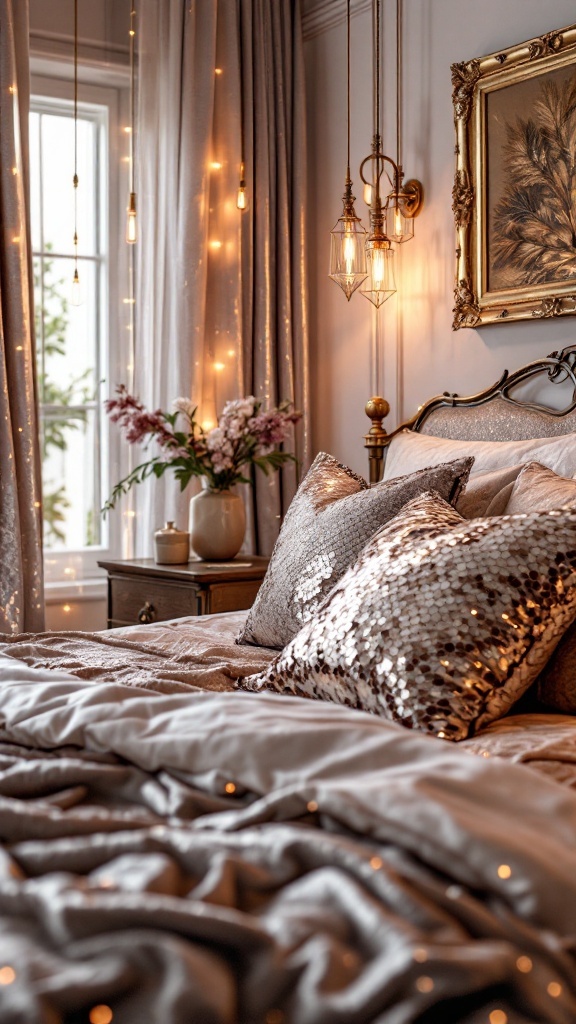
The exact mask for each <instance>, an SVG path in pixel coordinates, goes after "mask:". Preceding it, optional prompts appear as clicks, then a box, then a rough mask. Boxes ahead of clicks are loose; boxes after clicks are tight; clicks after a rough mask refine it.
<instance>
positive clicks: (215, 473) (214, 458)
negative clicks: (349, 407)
mask: <svg viewBox="0 0 576 1024" xmlns="http://www.w3.org/2000/svg"><path fill="white" fill-rule="evenodd" d="M116 395H117V397H116V398H110V399H108V401H107V402H106V411H107V412H108V414H109V416H110V419H111V420H112V422H113V423H118V424H119V425H120V427H121V428H122V430H123V431H124V435H125V437H126V440H127V441H128V443H129V444H144V445H146V444H149V443H150V442H151V441H155V443H156V444H157V445H158V449H159V450H158V453H157V454H156V455H153V456H152V457H151V458H150V459H147V460H146V462H141V463H140V465H138V466H136V468H135V469H133V470H131V472H130V473H128V475H127V476H125V477H124V478H123V479H122V480H120V482H119V483H117V484H116V486H115V487H114V489H113V490H112V494H111V495H110V497H109V498H108V500H107V501H106V503H105V504H104V507H103V509H102V512H103V513H104V514H105V513H106V512H107V511H109V510H110V509H113V508H114V507H115V505H116V502H117V501H118V499H119V498H120V497H121V496H122V495H123V494H126V493H127V492H128V491H129V490H130V488H131V487H133V486H134V485H135V484H139V483H142V481H143V480H145V479H146V478H147V477H149V476H151V475H153V476H155V477H161V476H163V475H164V473H165V472H166V470H168V469H172V470H173V471H174V475H175V477H176V479H177V480H178V481H179V482H180V489H181V490H184V488H185V487H186V485H187V484H188V483H189V482H190V480H191V479H192V477H194V476H199V477H202V478H204V481H205V483H206V486H207V489H208V490H209V492H210V493H212V494H214V493H219V494H220V495H224V494H226V495H228V496H229V500H228V502H227V503H223V502H220V508H221V509H226V510H227V512H226V517H227V518H228V519H230V518H231V516H230V515H229V508H230V506H231V500H232V499H233V500H234V501H235V502H237V503H238V504H239V505H240V506H241V509H242V516H243V515H244V508H243V505H242V502H241V501H240V499H239V498H238V497H237V496H236V495H229V491H230V488H231V487H233V486H234V484H239V483H251V480H250V478H249V477H248V476H246V468H247V467H249V466H258V467H259V469H262V470H263V471H264V472H265V473H269V472H270V471H275V470H277V469H279V468H280V466H282V465H283V464H284V463H285V462H290V461H291V462H295V461H296V459H295V456H294V455H292V454H291V453H290V452H282V451H278V445H280V444H282V442H283V441H285V440H286V438H287V437H288V435H289V432H290V427H291V426H292V424H294V423H297V422H298V420H299V419H300V418H301V415H302V414H301V413H299V412H295V411H293V410H292V407H291V405H290V404H289V403H288V402H283V403H282V404H281V405H280V406H279V407H278V408H277V409H270V410H268V411H266V412H264V411H263V410H262V403H261V402H259V401H258V400H257V399H256V398H254V397H253V396H252V395H249V396H248V397H247V398H240V399H237V400H236V401H233V402H227V403H226V405H225V406H224V409H223V412H222V415H221V416H220V419H219V421H218V426H217V427H214V428H213V429H212V430H209V431H206V430H204V428H203V427H202V426H201V424H200V423H199V422H198V421H197V419H196V413H197V406H195V405H194V403H193V402H191V401H190V400H189V399H187V398H177V399H176V400H175V401H174V403H173V408H174V411H173V412H171V413H168V412H162V410H161V409H156V410H155V411H154V412H148V411H147V410H146V409H145V408H144V406H143V405H142V403H141V402H140V401H139V400H138V399H137V398H135V397H134V396H133V395H131V394H129V392H128V391H127V389H126V387H125V386H124V385H123V384H121V385H120V387H118V388H117V389H116ZM192 501H195V499H192ZM211 515H212V516H214V512H211ZM212 526H213V529H212V533H214V530H215V521H213V523H212ZM243 535H244V534H243V527H242V537H243ZM241 543H242V540H240V543H239V544H238V548H239V547H240V545H241ZM210 550H211V549H210ZM199 553H200V552H199ZM204 557H217V556H215V555H209V556H204ZM224 557H231V556H229V555H228V556H224Z"/></svg>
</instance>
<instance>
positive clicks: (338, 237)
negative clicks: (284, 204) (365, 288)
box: [329, 0, 367, 301]
mask: <svg viewBox="0 0 576 1024" xmlns="http://www.w3.org/2000/svg"><path fill="white" fill-rule="evenodd" d="M346 27H347V69H348V71H347V130H348V139H347V142H348V150H347V166H346V180H345V185H344V195H343V196H342V202H343V208H342V214H341V216H340V217H339V218H338V221H337V222H336V225H335V226H334V228H333V229H332V231H331V233H330V274H329V276H330V277H331V278H332V280H333V281H335V282H336V284H337V285H339V286H340V288H341V289H342V291H343V292H344V294H345V296H346V298H347V299H348V301H350V298H351V296H352V295H353V293H354V292H355V291H356V289H357V288H358V287H359V286H360V285H361V284H362V281H364V280H365V278H366V273H367V270H366V252H365V242H366V231H365V229H364V228H363V227H362V223H361V221H360V218H359V217H358V216H357V215H356V210H355V209H354V202H355V196H353V195H352V179H351V177H350V0H347V5H346Z"/></svg>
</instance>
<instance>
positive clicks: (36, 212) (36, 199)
mask: <svg viewBox="0 0 576 1024" xmlns="http://www.w3.org/2000/svg"><path fill="white" fill-rule="evenodd" d="M30 220H31V228H32V248H33V250H34V251H35V252H37V251H38V250H39V249H40V248H41V245H42V228H41V221H40V115H39V114H35V113H34V112H32V113H31V114H30Z"/></svg>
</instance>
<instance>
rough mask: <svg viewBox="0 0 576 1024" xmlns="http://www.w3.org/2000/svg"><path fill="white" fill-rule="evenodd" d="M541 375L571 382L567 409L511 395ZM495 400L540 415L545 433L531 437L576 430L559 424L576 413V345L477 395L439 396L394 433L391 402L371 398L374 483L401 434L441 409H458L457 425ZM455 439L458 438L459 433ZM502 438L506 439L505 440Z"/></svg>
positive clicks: (369, 437)
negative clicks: (386, 422) (388, 426)
mask: <svg viewBox="0 0 576 1024" xmlns="http://www.w3.org/2000/svg"><path fill="white" fill-rule="evenodd" d="M538 376H542V377H543V382H544V381H545V380H548V381H550V382H551V383H552V384H560V383H563V382H565V381H566V380H569V381H571V383H572V386H573V387H572V398H571V401H570V402H569V404H568V405H567V406H566V407H564V408H563V409H554V408H552V407H551V406H547V405H542V404H539V403H536V402H530V401H523V400H522V399H521V398H515V397H514V396H513V395H512V393H511V392H512V390H513V389H514V388H517V387H518V386H519V385H520V384H524V383H525V382H526V381H528V380H530V379H532V378H537V377H538ZM495 400H499V401H500V402H505V403H508V405H509V406H510V407H511V409H510V411H512V410H514V412H515V414H516V413H517V414H518V415H519V416H522V414H527V413H532V414H534V413H536V414H538V428H539V430H540V431H541V432H539V433H537V434H530V433H527V434H526V436H527V437H530V436H534V437H546V436H550V435H552V434H563V433H568V432H570V431H572V430H576V422H573V423H570V424H568V423H567V424H566V426H565V429H564V427H563V425H560V426H559V424H558V422H557V421H558V420H562V418H563V417H566V416H569V415H570V414H571V413H573V412H574V411H575V410H576V345H570V346H568V347H567V348H565V349H562V351H561V352H552V353H551V354H550V355H549V356H546V357H545V358H542V359H537V360H536V361H535V362H533V363H528V364H527V365H526V366H522V367H521V368H520V369H519V370H516V371H515V372H514V373H509V372H508V370H504V373H503V374H502V376H501V377H500V380H498V381H496V383H495V384H493V385H492V386H491V387H489V388H487V389H486V390H485V391H480V392H478V394H476V395H470V396H469V397H466V398H461V397H460V396H459V395H452V394H449V392H447V391H445V392H444V394H442V395H437V396H436V397H435V398H431V399H429V400H428V401H427V402H425V403H424V405H421V406H420V408H419V409H418V412H417V413H416V415H415V416H413V417H412V418H411V419H409V420H405V422H404V423H400V424H399V426H397V427H396V429H395V430H393V431H392V432H391V433H390V434H388V433H387V431H386V430H385V428H384V427H383V426H382V420H383V419H385V418H386V416H387V415H388V413H389V411H390V406H389V405H388V402H387V401H386V400H385V399H384V398H379V397H374V398H371V399H370V400H369V401H368V402H367V403H366V415H367V416H368V417H369V418H370V420H371V421H372V426H371V428H370V430H369V431H368V433H367V434H366V435H365V437H364V440H365V445H364V447H365V448H367V449H368V463H369V470H370V472H369V479H370V483H371V484H374V483H378V481H379V480H381V479H382V473H383V469H384V457H385V451H386V448H387V447H388V445H389V444H390V442H391V440H392V438H393V437H395V436H396V434H399V433H400V431H401V430H414V431H418V432H419V431H422V428H423V426H424V424H425V423H426V422H427V421H428V420H429V419H430V417H431V416H432V414H433V413H436V412H437V411H438V410H440V409H443V410H445V409H449V410H454V413H453V422H454V424H456V423H457V421H458V417H459V416H461V415H462V411H463V410H466V409H472V408H477V407H479V406H484V405H486V404H488V403H490V402H494V401H495ZM451 418H452V417H451ZM533 420H534V416H532V417H531V421H533ZM555 421H556V423H555ZM424 432H427V431H424ZM431 433H434V431H433V430H432V431H431ZM443 436H444V437H450V436H451V434H450V433H449V432H446V430H445V429H444V430H443ZM455 436H458V435H457V434H456V435H455ZM477 438H478V439H483V435H482V430H481V429H480V430H479V431H478V434H477ZM484 438H485V434H484ZM498 439H499V440H506V438H505V437H500V438H498Z"/></svg>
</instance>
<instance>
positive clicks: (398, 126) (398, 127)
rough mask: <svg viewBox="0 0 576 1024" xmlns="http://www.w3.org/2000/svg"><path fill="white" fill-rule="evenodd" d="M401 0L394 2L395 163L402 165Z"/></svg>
mask: <svg viewBox="0 0 576 1024" xmlns="http://www.w3.org/2000/svg"><path fill="white" fill-rule="evenodd" d="M401 111H402V0H396V163H397V164H398V165H399V166H401V165H402V114H401Z"/></svg>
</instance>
